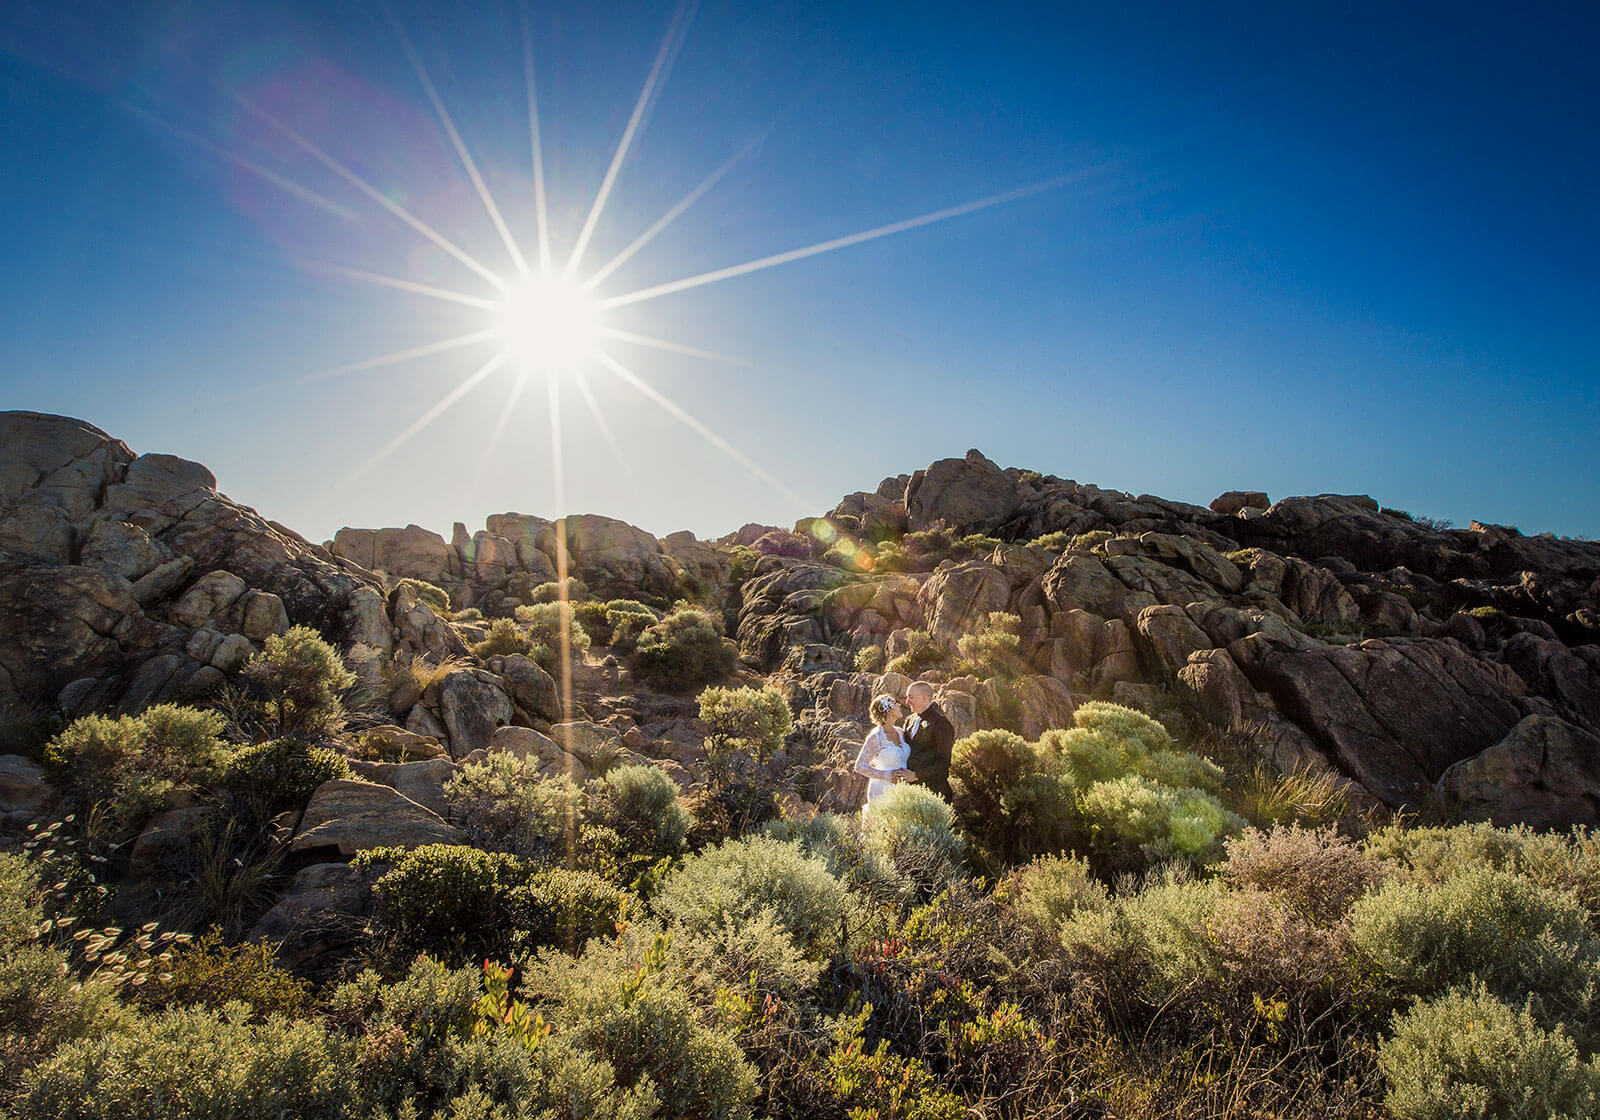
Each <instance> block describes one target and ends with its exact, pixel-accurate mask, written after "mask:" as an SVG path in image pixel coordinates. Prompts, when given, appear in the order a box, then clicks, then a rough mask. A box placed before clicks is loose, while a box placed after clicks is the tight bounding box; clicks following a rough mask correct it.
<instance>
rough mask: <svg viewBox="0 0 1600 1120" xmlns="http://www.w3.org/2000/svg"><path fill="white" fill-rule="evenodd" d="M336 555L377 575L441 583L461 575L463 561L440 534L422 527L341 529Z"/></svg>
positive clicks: (334, 539)
mask: <svg viewBox="0 0 1600 1120" xmlns="http://www.w3.org/2000/svg"><path fill="white" fill-rule="evenodd" d="M331 551H332V552H333V554H334V555H335V556H339V557H343V558H344V559H347V560H351V561H353V562H355V563H357V564H359V565H361V566H362V567H363V568H366V569H367V570H369V571H374V572H388V573H389V574H390V575H391V576H395V577H406V576H409V577H411V578H412V579H420V580H424V581H426V582H428V583H438V582H439V581H440V580H447V579H450V578H451V577H453V576H455V575H457V574H459V572H460V569H461V561H460V560H459V559H458V558H457V556H456V553H455V550H454V549H453V548H451V547H450V545H449V544H448V543H446V541H445V539H444V538H443V537H441V536H440V535H439V534H438V533H435V532H433V531H432V530H429V529H424V528H423V527H422V526H420V525H407V526H406V527H405V528H404V529H394V528H390V529H349V528H346V529H340V530H339V531H338V532H337V533H335V534H334V537H333V547H332V549H331Z"/></svg>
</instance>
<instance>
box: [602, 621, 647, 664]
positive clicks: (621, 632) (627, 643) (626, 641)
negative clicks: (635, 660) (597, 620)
mask: <svg viewBox="0 0 1600 1120" xmlns="http://www.w3.org/2000/svg"><path fill="white" fill-rule="evenodd" d="M606 617H607V618H609V619H610V620H611V648H612V649H614V650H616V651H617V652H618V653H620V654H623V655H624V656H627V655H630V654H632V653H633V651H634V650H635V649H636V648H637V647H638V645H639V635H640V634H643V633H644V632H645V631H646V630H648V629H650V627H652V626H654V625H655V624H656V616H655V614H654V613H643V612H635V611H612V612H611V613H610V614H608V615H607V616H606Z"/></svg>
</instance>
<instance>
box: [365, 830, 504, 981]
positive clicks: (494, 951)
mask: <svg viewBox="0 0 1600 1120" xmlns="http://www.w3.org/2000/svg"><path fill="white" fill-rule="evenodd" d="M385 864H390V865H392V866H390V867H389V868H388V870H386V871H384V872H383V874H381V875H380V876H379V877H378V879H377V881H376V882H374V883H373V884H372V897H373V901H374V903H375V905H374V909H373V912H374V922H375V925H376V926H377V929H378V932H379V933H380V934H382V935H384V936H387V937H389V938H391V939H393V941H394V943H395V944H396V945H397V946H398V948H399V949H400V950H402V951H403V952H412V953H431V954H434V955H436V956H439V957H440V958H441V959H446V960H458V961H464V960H472V959H478V958H482V957H483V956H484V955H485V954H487V955H489V956H493V957H495V958H497V959H505V957H506V956H507V954H508V953H509V951H510V950H511V949H512V948H513V946H515V945H516V944H518V943H519V941H520V938H519V936H518V934H519V932H520V931H521V930H522V929H524V928H525V926H526V921H527V916H528V913H529V902H530V899H529V891H528V881H529V879H530V878H531V877H532V874H533V869H532V868H531V867H530V866H529V865H528V864H527V863H526V862H524V861H523V860H521V859H518V858H517V857H516V856H513V855H508V854H507V853H504V852H481V851H479V850H478V849H476V848H469V847H466V846H465V845H461V844H426V845H423V846H422V847H419V848H413V849H411V850H410V851H404V850H401V849H396V848H375V849H372V850H370V851H365V852H361V853H359V854H358V855H357V856H356V859H355V861H354V866H356V867H362V868H366V867H378V866H383V865H385Z"/></svg>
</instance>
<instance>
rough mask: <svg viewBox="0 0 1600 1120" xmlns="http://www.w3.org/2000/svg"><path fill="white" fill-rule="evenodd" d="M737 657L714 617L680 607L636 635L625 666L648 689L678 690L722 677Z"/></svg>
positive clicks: (728, 671) (735, 651) (691, 608)
mask: <svg viewBox="0 0 1600 1120" xmlns="http://www.w3.org/2000/svg"><path fill="white" fill-rule="evenodd" d="M737 656H738V650H737V648H736V647H735V646H734V644H733V643H732V642H730V641H728V640H727V639H725V638H724V637H723V636H722V631H721V627H720V626H719V624H718V622H717V620H716V619H715V618H713V617H712V616H711V615H710V614H707V613H706V612H705V611H702V610H699V609H697V608H694V607H680V608H678V609H676V610H674V611H673V612H672V613H671V614H669V615H667V617H665V618H663V619H662V620H661V621H660V622H657V623H656V624H655V625H653V626H650V627H648V628H647V629H646V630H645V631H644V632H643V633H641V634H640V635H639V641H638V644H637V645H636V646H635V647H634V651H633V657H632V659H631V660H630V662H629V665H630V667H631V668H632V669H633V671H634V673H635V674H636V675H638V677H639V678H640V679H641V680H643V681H644V682H645V683H646V684H648V685H650V686H651V687H652V688H659V689H662V690H663V691H666V692H682V691H685V690H686V689H690V688H695V687H698V686H699V685H703V684H711V683H713V682H715V681H719V680H722V679H723V678H724V677H726V676H727V675H728V674H729V673H731V672H733V666H734V661H735V659H736V658H737Z"/></svg>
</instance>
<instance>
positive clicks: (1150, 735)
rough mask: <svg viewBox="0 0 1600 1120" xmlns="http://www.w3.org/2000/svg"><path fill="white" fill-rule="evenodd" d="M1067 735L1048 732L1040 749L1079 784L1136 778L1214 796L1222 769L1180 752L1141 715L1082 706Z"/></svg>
mask: <svg viewBox="0 0 1600 1120" xmlns="http://www.w3.org/2000/svg"><path fill="white" fill-rule="evenodd" d="M1072 720H1073V725H1074V726H1072V727H1071V728H1068V729H1066V730H1054V731H1047V732H1045V734H1044V735H1043V736H1042V737H1041V738H1040V740H1039V745H1040V749H1041V750H1042V751H1043V752H1044V753H1045V754H1047V755H1051V756H1054V757H1057V758H1059V759H1061V760H1062V761H1063V762H1065V764H1066V765H1067V766H1069V767H1070V768H1071V770H1072V772H1073V774H1074V776H1075V777H1076V778H1077V780H1078V781H1079V782H1080V783H1091V782H1100V781H1106V780H1109V779H1112V778H1120V777H1122V776H1124V775H1127V774H1137V775H1139V776H1141V777H1144V778H1148V779H1150V780H1151V781H1152V782H1155V783H1157V784H1159V785H1163V786H1170V787H1174V788H1184V787H1189V788H1193V789H1198V790H1203V791H1204V792H1206V793H1210V794H1216V793H1220V792H1221V790H1222V777H1223V775H1222V768H1221V767H1220V766H1218V765H1217V764H1216V763H1214V762H1212V761H1211V760H1210V759H1206V758H1201V757H1200V756H1199V755H1197V754H1193V753H1190V752H1188V751H1179V750H1177V749H1176V744H1175V743H1174V742H1173V739H1172V735H1171V734H1170V733H1169V732H1168V731H1167V729H1166V728H1165V727H1163V726H1162V725H1161V724H1160V723H1159V722H1158V721H1156V720H1154V719H1152V718H1151V717H1150V716H1148V715H1146V714H1145V713H1143V712H1140V711H1135V710H1134V709H1132V708H1127V707H1124V706H1122V705H1121V704H1111V703H1108V702H1106V701H1104V700H1092V701H1090V702H1089V703H1087V704H1084V705H1083V706H1082V707H1080V708H1079V709H1078V710H1077V711H1076V712H1074V713H1073V716H1072Z"/></svg>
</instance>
